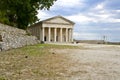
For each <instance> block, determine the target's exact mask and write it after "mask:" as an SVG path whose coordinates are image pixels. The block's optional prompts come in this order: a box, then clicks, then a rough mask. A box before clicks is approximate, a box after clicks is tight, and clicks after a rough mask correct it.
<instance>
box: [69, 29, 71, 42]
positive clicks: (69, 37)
mask: <svg viewBox="0 0 120 80" xmlns="http://www.w3.org/2000/svg"><path fill="white" fill-rule="evenodd" d="M69 42H71V28H70V29H69Z"/></svg>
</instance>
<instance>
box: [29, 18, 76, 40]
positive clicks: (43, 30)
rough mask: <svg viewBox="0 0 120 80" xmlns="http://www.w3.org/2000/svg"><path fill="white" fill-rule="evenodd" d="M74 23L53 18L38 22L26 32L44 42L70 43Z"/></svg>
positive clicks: (64, 19)
mask: <svg viewBox="0 0 120 80" xmlns="http://www.w3.org/2000/svg"><path fill="white" fill-rule="evenodd" d="M74 24H75V23H74V22H72V21H70V20H68V19H66V18H64V17H62V16H55V17H52V18H49V19H46V20H43V21H40V22H38V23H36V24H34V25H32V26H30V27H29V28H28V31H29V32H30V33H31V34H32V35H34V36H36V37H37V38H38V39H39V40H40V41H44V42H72V41H73V27H74Z"/></svg>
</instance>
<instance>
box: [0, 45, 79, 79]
mask: <svg viewBox="0 0 120 80" xmlns="http://www.w3.org/2000/svg"><path fill="white" fill-rule="evenodd" d="M75 48H80V47H77V46H76V47H75V46H64V45H62V46H60V45H49V44H37V45H33V46H26V47H23V48H19V49H13V50H9V51H3V52H0V80H19V79H21V80H26V79H29V80H46V79H47V80H48V79H49V80H64V79H65V78H64V77H65V76H66V74H65V73H67V70H66V69H67V67H69V65H68V64H67V61H68V58H67V56H65V55H62V54H58V53H56V52H54V53H53V52H51V49H52V50H53V49H75ZM65 80H66V79H65Z"/></svg>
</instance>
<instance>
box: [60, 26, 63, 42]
mask: <svg viewBox="0 0 120 80" xmlns="http://www.w3.org/2000/svg"><path fill="white" fill-rule="evenodd" d="M62 38H63V37H62V28H60V42H62Z"/></svg>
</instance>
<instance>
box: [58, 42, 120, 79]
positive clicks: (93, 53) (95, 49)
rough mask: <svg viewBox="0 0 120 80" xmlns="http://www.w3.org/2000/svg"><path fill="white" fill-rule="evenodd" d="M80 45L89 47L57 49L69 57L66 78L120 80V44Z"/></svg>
mask: <svg viewBox="0 0 120 80" xmlns="http://www.w3.org/2000/svg"><path fill="white" fill-rule="evenodd" d="M80 45H82V46H84V47H85V48H87V49H83V50H80V49H67V50H60V51H59V50H56V51H57V52H58V53H61V54H63V55H65V54H66V55H67V56H68V57H69V63H68V64H67V65H68V69H67V74H66V75H68V76H67V77H68V78H67V77H66V80H120V46H116V45H115V46H114V45H95V44H94V45H91V44H80ZM78 46H79V45H78Z"/></svg>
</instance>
